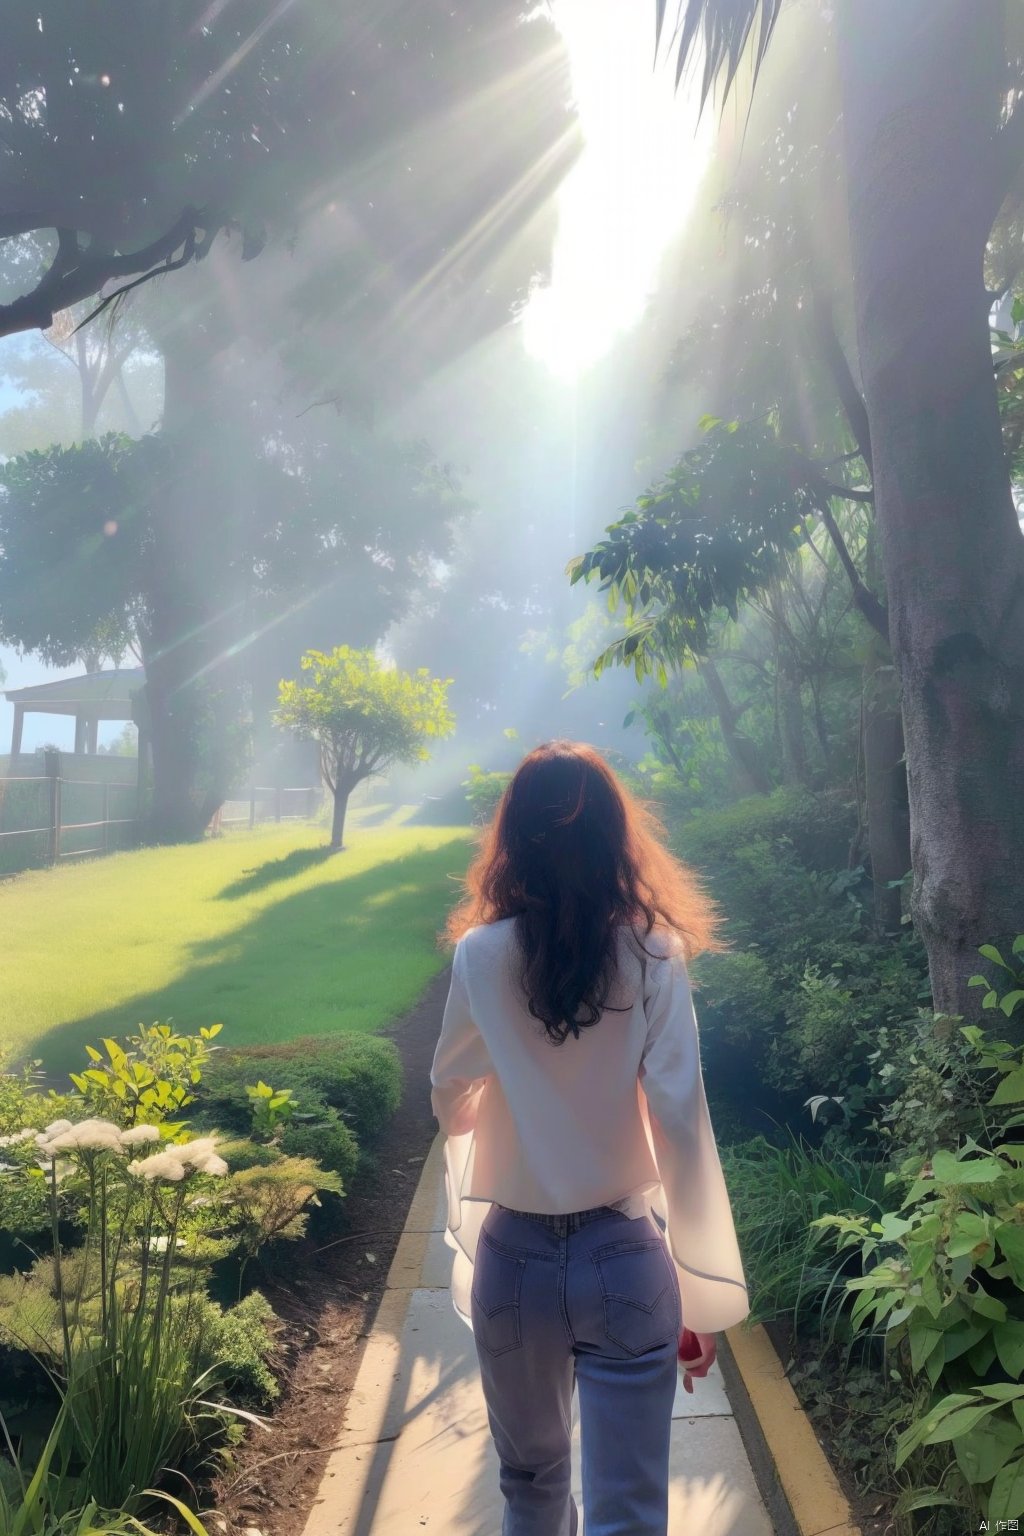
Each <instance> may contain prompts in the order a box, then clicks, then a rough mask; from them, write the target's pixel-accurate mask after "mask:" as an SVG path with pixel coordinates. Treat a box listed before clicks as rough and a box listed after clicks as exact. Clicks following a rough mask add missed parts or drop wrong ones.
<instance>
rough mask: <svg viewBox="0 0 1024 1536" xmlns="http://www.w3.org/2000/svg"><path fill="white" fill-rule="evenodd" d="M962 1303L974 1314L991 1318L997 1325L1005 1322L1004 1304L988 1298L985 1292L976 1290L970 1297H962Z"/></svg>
mask: <svg viewBox="0 0 1024 1536" xmlns="http://www.w3.org/2000/svg"><path fill="white" fill-rule="evenodd" d="M964 1303H965V1305H967V1306H968V1307H970V1308H971V1309H972V1311H974V1312H979V1313H980V1314H981V1316H982V1317H991V1318H992V1319H994V1321H995V1322H997V1323H1002V1322H1005V1321H1006V1304H1005V1302H1002V1301H998V1300H997V1299H996V1297H995V1296H990V1295H989V1294H988V1292H987V1291H982V1290H978V1291H975V1292H974V1293H973V1294H972V1295H970V1296H967V1295H965V1296H964Z"/></svg>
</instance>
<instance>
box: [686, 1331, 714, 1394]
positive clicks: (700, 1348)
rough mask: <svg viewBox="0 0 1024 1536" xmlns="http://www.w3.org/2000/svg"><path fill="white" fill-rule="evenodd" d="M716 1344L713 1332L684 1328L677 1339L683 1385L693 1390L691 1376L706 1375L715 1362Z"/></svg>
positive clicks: (688, 1390) (688, 1389) (689, 1390)
mask: <svg viewBox="0 0 1024 1536" xmlns="http://www.w3.org/2000/svg"><path fill="white" fill-rule="evenodd" d="M717 1353H718V1345H717V1343H716V1340H715V1335H714V1334H713V1333H694V1332H693V1330H692V1329H690V1328H684V1329H683V1333H682V1337H681V1339H680V1340H679V1363H680V1365H681V1366H682V1371H683V1386H684V1388H685V1389H686V1391H687V1392H692V1391H693V1378H694V1377H700V1376H706V1375H707V1373H708V1371H709V1370H710V1368H711V1366H712V1365H713V1364H714V1363H715V1356H716V1355H717Z"/></svg>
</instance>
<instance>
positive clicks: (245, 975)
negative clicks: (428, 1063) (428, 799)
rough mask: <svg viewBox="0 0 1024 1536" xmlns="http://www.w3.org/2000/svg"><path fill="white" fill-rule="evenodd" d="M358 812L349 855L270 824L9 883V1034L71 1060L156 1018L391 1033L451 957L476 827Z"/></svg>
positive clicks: (44, 1053)
mask: <svg viewBox="0 0 1024 1536" xmlns="http://www.w3.org/2000/svg"><path fill="white" fill-rule="evenodd" d="M405 814H407V813H405ZM350 820H351V828H350V830H348V831H347V836H348V843H349V846H348V847H347V848H346V850H345V851H344V852H343V853H340V854H335V855H333V856H330V855H328V854H327V853H326V850H325V849H324V846H323V844H324V833H323V832H322V831H321V830H320V829H319V828H315V829H314V828H308V827H302V828H299V827H294V826H292V827H288V826H285V827H265V828H258V829H257V830H256V831H255V832H248V831H246V832H228V833H226V834H225V836H224V837H222V838H220V839H217V840H211V841H208V842H205V843H202V844H198V845H192V846H187V847H179V848H152V849H143V850H139V851H136V852H131V853H123V854H117V855H114V856H112V857H110V858H107V859H97V860H92V861H90V862H89V863H88V864H82V865H78V866H69V867H64V868H60V869H56V870H42V871H39V872H34V873H28V874H23V875H19V876H17V877H16V878H15V879H13V880H7V881H3V882H0V935H2V937H0V944H2V947H3V966H2V971H0V1042H2V1043H3V1045H4V1046H12V1047H13V1048H14V1052H15V1054H16V1055H17V1056H22V1057H23V1056H37V1057H40V1058H41V1059H42V1060H43V1062H44V1063H45V1065H46V1066H47V1067H49V1068H51V1069H54V1070H62V1071H63V1070H66V1069H67V1068H68V1067H72V1068H74V1067H76V1066H78V1065H79V1064H80V1063H81V1062H82V1060H83V1049H82V1048H83V1046H84V1045H85V1044H86V1043H91V1042H92V1041H94V1040H95V1039H97V1038H98V1037H99V1036H101V1035H104V1034H108V1035H109V1034H123V1033H125V1032H126V1031H127V1030H129V1029H131V1028H133V1027H134V1026H135V1025H136V1024H137V1023H139V1022H140V1021H144V1022H146V1023H151V1022H153V1021H154V1020H156V1019H159V1020H166V1019H169V1018H173V1020H174V1021H175V1023H176V1024H177V1025H178V1026H179V1027H180V1028H182V1029H185V1030H190V1031H191V1030H196V1029H198V1028H199V1026H200V1025H203V1024H213V1023H218V1022H219V1023H223V1024H224V1026H225V1028H224V1034H223V1035H222V1037H221V1040H222V1043H223V1044H225V1045H235V1044H242V1043H248V1042H266V1041H274V1040H285V1039H288V1038H290V1037H293V1036H296V1035H315V1034H326V1033H330V1032H332V1031H334V1030H373V1029H377V1028H380V1027H381V1026H382V1025H383V1024H385V1023H387V1022H388V1021H389V1020H390V1019H392V1018H393V1017H394V1016H395V1015H396V1014H398V1013H400V1012H401V1011H402V1010H403V1009H405V1008H408V1007H410V1006H411V1005H412V1004H413V1003H414V1002H415V1000H416V998H417V997H418V996H419V994H420V993H421V992H422V990H423V988H424V986H425V985H426V983H427V982H428V981H429V979H430V978H431V976H433V975H434V974H435V973H436V972H437V971H438V970H439V969H440V967H441V966H442V965H443V964H444V963H445V957H444V954H443V953H442V952H441V951H440V950H439V949H438V948H437V945H436V935H437V932H438V930H439V929H440V928H441V926H442V924H443V921H444V917H445V913H446V911H447V909H448V907H449V905H450V904H451V902H452V900H453V899H454V897H455V895H456V894H457V892H458V881H459V879H460V878H461V876H462V875H463V874H464V872H465V869H466V865H467V863H468V860H469V856H470V852H471V838H470V833H469V831H468V830H467V829H466V828H458V827H456V828H452V827H430V826H409V825H405V824H403V813H397V814H392V815H390V816H382V814H381V812H380V811H374V810H367V811H366V812H363V813H360V812H353V813H352V815H351V818H350Z"/></svg>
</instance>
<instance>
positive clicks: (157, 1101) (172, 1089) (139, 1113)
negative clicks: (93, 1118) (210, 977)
mask: <svg viewBox="0 0 1024 1536" xmlns="http://www.w3.org/2000/svg"><path fill="white" fill-rule="evenodd" d="M222 1027H223V1026H222V1025H220V1024H211V1025H210V1026H209V1027H208V1028H206V1027H204V1028H202V1029H200V1030H199V1032H198V1034H194V1035H179V1034H177V1033H176V1032H175V1031H174V1030H173V1028H172V1027H171V1025H170V1024H149V1025H146V1024H140V1025H139V1027H138V1031H137V1032H136V1033H135V1034H134V1035H130V1036H129V1037H128V1039H127V1040H126V1041H125V1044H124V1045H123V1046H122V1045H119V1044H118V1042H117V1041H116V1040H111V1039H105V1040H104V1041H103V1042H102V1044H103V1050H104V1051H105V1052H106V1060H104V1057H103V1054H102V1053H101V1052H100V1051H98V1050H97V1049H96V1047H95V1046H92V1045H87V1046H86V1048H85V1049H86V1053H87V1055H88V1056H89V1059H90V1061H91V1062H92V1063H93V1064H92V1066H91V1067H87V1068H86V1070H85V1071H84V1072H81V1073H78V1072H72V1073H71V1074H70V1076H71V1081H72V1082H73V1083H74V1085H75V1087H76V1088H77V1089H78V1092H79V1093H80V1094H81V1095H82V1098H83V1100H84V1102H85V1105H86V1106H87V1108H89V1109H90V1110H92V1112H93V1113H94V1114H96V1115H108V1116H109V1117H110V1118H111V1119H112V1120H114V1121H116V1122H117V1124H118V1125H121V1126H123V1127H127V1126H132V1125H160V1124H162V1123H163V1122H164V1121H166V1120H167V1119H168V1117H169V1116H171V1115H177V1114H179V1113H180V1112H181V1111H182V1110H183V1109H185V1108H187V1106H188V1105H190V1104H192V1103H193V1102H194V1099H195V1094H194V1093H193V1091H192V1090H193V1089H194V1088H195V1087H196V1086H197V1085H198V1084H199V1083H200V1082H201V1080H202V1075H203V1070H204V1068H205V1067H206V1066H207V1064H208V1062H209V1061H210V1060H211V1059H212V1054H213V1051H214V1050H216V1049H217V1047H215V1046H212V1045H211V1043H210V1042H211V1041H212V1040H215V1039H216V1037H217V1036H218V1035H219V1034H220V1031H221V1028H222Z"/></svg>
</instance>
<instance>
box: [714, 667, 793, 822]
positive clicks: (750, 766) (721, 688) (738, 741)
mask: <svg viewBox="0 0 1024 1536" xmlns="http://www.w3.org/2000/svg"><path fill="white" fill-rule="evenodd" d="M697 671H698V672H699V673H700V675H701V677H702V678H703V679H704V685H705V687H706V688H707V690H708V693H709V694H710V695H711V698H712V701H713V703H714V706H715V709H716V710H717V711H718V718H719V721H720V722H721V726H722V738H723V740H724V742H725V745H726V748H727V750H728V753H729V756H730V757H731V758H732V760H733V762H734V763H735V764H736V767H737V769H738V770H739V780H740V786H741V788H742V789H743V791H744V793H746V794H756V795H769V794H771V792H772V789H773V787H774V786H773V785H772V782H771V779H770V778H769V777H768V775H767V773H766V772H765V770H764V767H763V766H762V764H761V760H760V757H759V756H758V751H757V748H756V747H755V745H754V743H753V742H752V741H751V740H750V738H749V736H744V735H743V734H742V733H741V732H740V731H738V730H737V729H736V722H737V720H738V719H739V716H740V711H739V710H738V709H737V708H736V706H735V705H734V704H733V702H732V700H731V699H730V698H729V695H728V692H727V691H726V687H725V684H724V683H723V681H722V678H721V675H720V674H719V671H718V668H717V667H716V666H715V663H714V662H713V661H712V660H711V659H710V658H709V657H704V658H703V659H702V660H701V661H699V662H698V663H697Z"/></svg>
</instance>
